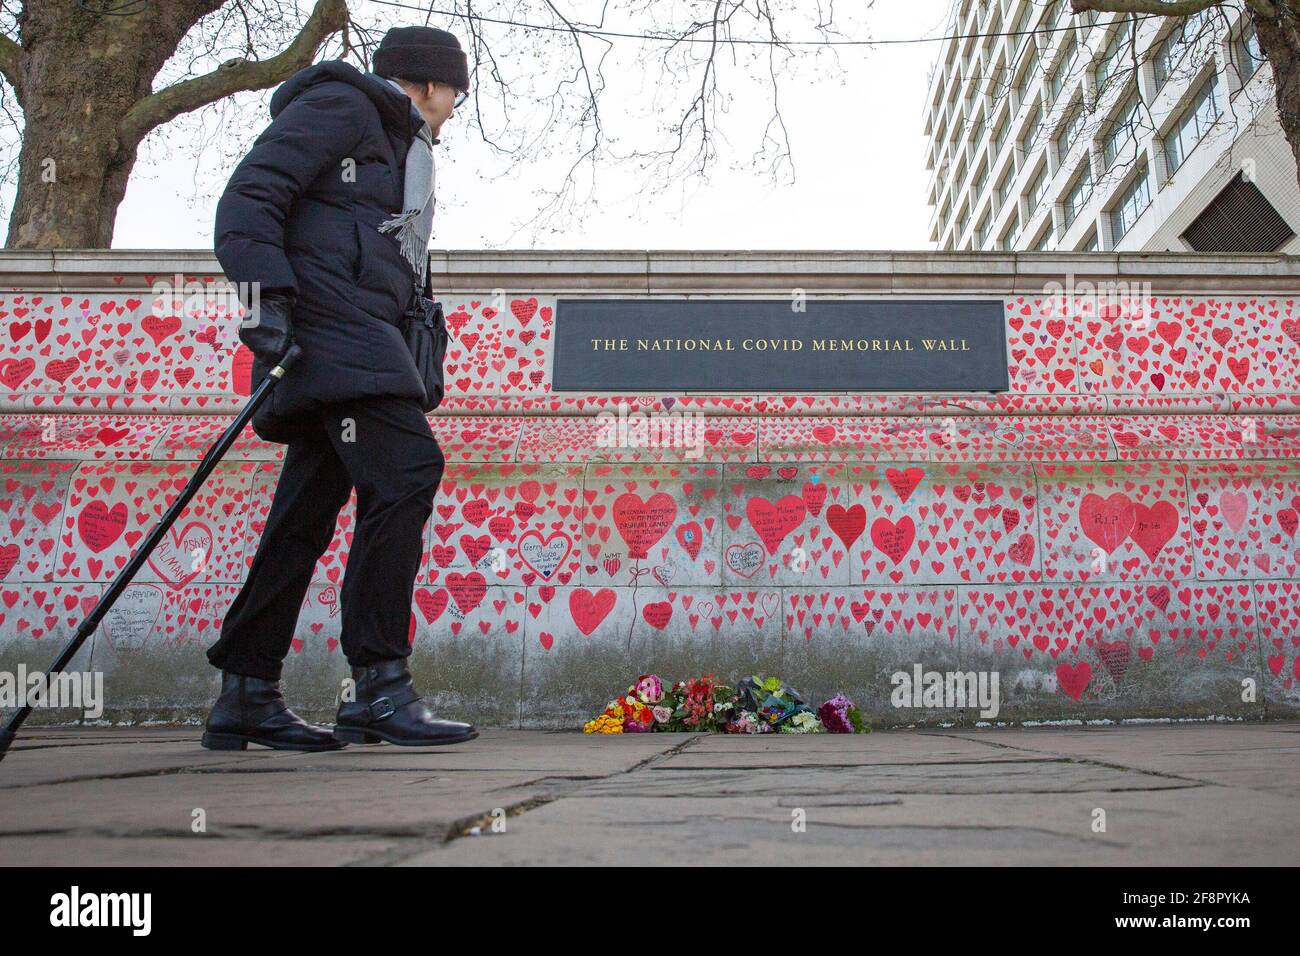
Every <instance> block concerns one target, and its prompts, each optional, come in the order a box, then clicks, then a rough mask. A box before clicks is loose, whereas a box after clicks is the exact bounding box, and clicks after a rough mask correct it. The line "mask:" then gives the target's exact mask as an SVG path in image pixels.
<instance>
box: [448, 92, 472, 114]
mask: <svg viewBox="0 0 1300 956" xmlns="http://www.w3.org/2000/svg"><path fill="white" fill-rule="evenodd" d="M467 99H469V90H460V91H459V92H457V93H456V99H454V100H453V101H452V104H451V105H452V108H453V109H455V108H456V107H457V106H460V104H461V103H464V102H465V101H466V100H467Z"/></svg>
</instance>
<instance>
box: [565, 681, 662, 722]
mask: <svg viewBox="0 0 1300 956" xmlns="http://www.w3.org/2000/svg"><path fill="white" fill-rule="evenodd" d="M671 717H672V708H671V706H670V705H669V704H668V703H667V702H666V701H665V699H664V685H663V681H661V680H660V679H659V676H658V675H657V674H642V675H641V676H640V677H638V678H637V679H636V680H635V681H633V682H632V686H630V687H629V688H628V689H627V693H626V694H623V695H622V696H621V697H618V698H616V699H615V700H612V701H610V702H609V704H608V705H607V706H606V707H605V710H604V711H603V712H602V713H601V714H599V715H598V716H597V717H595V718H594V719H592V720H589V721H587V722H586V723H585V724H583V725H582V730H583V733H588V734H633V733H644V732H646V731H650V730H660V729H663V728H662V727H660V726H659V725H661V724H666V723H667V722H668V721H669V719H670V718H671Z"/></svg>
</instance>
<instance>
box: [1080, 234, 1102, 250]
mask: <svg viewBox="0 0 1300 956" xmlns="http://www.w3.org/2000/svg"><path fill="white" fill-rule="evenodd" d="M1100 248H1101V244H1100V243H1099V242H1097V230H1096V229H1094V230H1092V232H1090V233H1088V238H1087V239H1085V240H1083V245H1081V246H1079V251H1080V252H1096V251H1097V250H1098V249H1100Z"/></svg>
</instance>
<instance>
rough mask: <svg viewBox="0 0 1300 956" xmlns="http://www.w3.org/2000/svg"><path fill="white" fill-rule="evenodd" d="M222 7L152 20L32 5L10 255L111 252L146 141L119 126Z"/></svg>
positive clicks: (166, 9)
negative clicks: (188, 36) (127, 136)
mask: <svg viewBox="0 0 1300 956" xmlns="http://www.w3.org/2000/svg"><path fill="white" fill-rule="evenodd" d="M216 6H220V0H217V2H208V3H194V2H192V0H190V2H184V0H172V2H169V3H160V4H150V5H149V8H148V9H149V12H148V14H147V15H145V14H142V15H138V16H96V15H95V14H93V13H89V12H87V11H86V10H84V9H82V8H81V7H80V6H79V5H78V4H77V3H76V2H75V0H45V2H42V3H27V4H25V5H24V11H23V13H22V14H20V16H19V20H18V25H19V29H20V32H21V42H22V46H23V51H24V55H23V58H22V64H21V71H20V73H21V75H20V77H19V83H18V84H17V87H18V90H19V93H20V101H21V104H22V107H23V116H24V131H23V144H22V150H21V152H20V153H19V166H18V194H17V197H16V199H15V201H14V209H13V215H12V217H11V218H10V221H9V237H8V240H7V243H6V244H7V246H8V247H9V248H13V249H52V248H60V247H62V248H91V247H98V248H106V247H108V246H109V245H111V243H112V238H113V224H114V221H115V220H116V217H117V206H118V204H119V203H120V202H121V201H122V197H123V196H124V195H125V193H126V183H127V179H128V178H129V177H130V175H131V168H132V166H134V165H135V158H136V148H137V147H138V146H139V139H140V138H139V137H134V141H123V139H122V137H121V135H120V132H119V124H120V123H121V121H122V118H123V117H124V116H125V115H126V114H127V112H128V111H129V110H130V109H131V107H132V106H133V105H135V103H136V102H138V101H139V100H140V99H141V98H143V97H145V96H148V95H149V94H150V92H151V91H152V90H151V88H152V84H153V79H154V77H155V76H156V75H157V73H158V71H159V69H161V68H162V65H163V64H164V63H165V62H166V61H167V58H168V57H170V56H171V55H172V54H173V53H174V52H175V50H176V47H177V45H178V44H179V42H180V40H181V38H182V37H184V35H185V33H186V32H187V31H188V30H189V29H190V27H191V26H192V25H193V24H194V22H195V21H196V20H197V19H198V18H199V17H201V16H202V15H203V14H204V13H206V12H207V11H208V10H210V9H211V8H213V7H216Z"/></svg>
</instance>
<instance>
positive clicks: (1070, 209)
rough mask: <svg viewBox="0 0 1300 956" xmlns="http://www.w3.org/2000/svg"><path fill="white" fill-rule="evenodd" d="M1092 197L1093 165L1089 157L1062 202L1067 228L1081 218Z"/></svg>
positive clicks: (1084, 161) (1085, 159)
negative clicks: (1090, 163)
mask: <svg viewBox="0 0 1300 956" xmlns="http://www.w3.org/2000/svg"><path fill="white" fill-rule="evenodd" d="M1091 198H1092V166H1091V165H1089V163H1088V158H1087V157H1086V156H1085V157H1084V159H1083V169H1082V171H1080V173H1079V175H1078V177H1077V178H1076V179H1075V180H1074V185H1073V186H1071V187H1070V190H1069V192H1067V193H1066V194H1065V200H1064V202H1063V203H1062V206H1063V207H1064V208H1063V211H1064V213H1065V228H1066V229H1069V228H1070V226H1071V225H1073V224H1074V220H1076V219H1078V218H1079V215H1080V213H1082V212H1083V210H1084V208H1085V207H1086V206H1087V205H1088V200H1089V199H1091Z"/></svg>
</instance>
